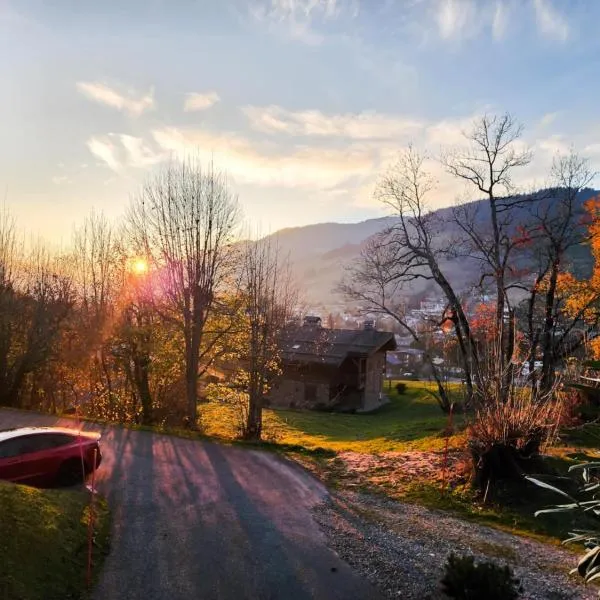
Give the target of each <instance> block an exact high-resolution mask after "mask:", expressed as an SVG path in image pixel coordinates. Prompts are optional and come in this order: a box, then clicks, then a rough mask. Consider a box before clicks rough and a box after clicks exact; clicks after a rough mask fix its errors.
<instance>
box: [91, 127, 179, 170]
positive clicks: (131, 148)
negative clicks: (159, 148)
mask: <svg viewBox="0 0 600 600" xmlns="http://www.w3.org/2000/svg"><path fill="white" fill-rule="evenodd" d="M87 147H88V149H89V151H90V152H91V153H92V154H93V155H94V156H95V157H96V158H98V159H100V160H101V161H102V162H103V163H104V164H105V165H106V166H107V167H108V168H109V169H111V170H112V171H115V172H116V173H120V172H122V171H123V170H124V169H125V168H127V167H133V168H135V169H145V168H148V167H151V166H153V165H156V164H158V163H160V162H161V161H163V160H165V159H166V158H167V155H166V154H164V153H162V154H161V153H159V152H156V151H154V150H153V149H151V148H150V147H149V146H148V145H147V144H146V143H145V142H144V140H143V139H142V138H139V137H134V136H131V135H127V134H124V133H109V134H108V135H105V136H102V137H92V138H91V139H89V140H88V142H87Z"/></svg>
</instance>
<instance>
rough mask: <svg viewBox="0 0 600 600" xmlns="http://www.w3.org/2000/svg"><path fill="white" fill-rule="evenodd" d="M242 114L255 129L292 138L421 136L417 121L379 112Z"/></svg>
mask: <svg viewBox="0 0 600 600" xmlns="http://www.w3.org/2000/svg"><path fill="white" fill-rule="evenodd" d="M242 112H243V113H244V114H245V115H246V117H247V118H248V119H249V121H250V125H251V127H252V128H253V129H255V130H257V131H260V132H262V133H282V134H287V135H290V136H315V137H339V138H348V139H354V140H369V139H398V138H405V137H406V136H411V135H414V134H415V133H417V132H418V131H419V130H420V129H421V128H422V126H423V125H422V123H421V122H420V121H418V120H417V119H411V118H403V117H398V116H390V115H382V114H378V113H376V112H362V113H346V114H339V115H327V114H325V113H322V112H321V111H319V110H304V111H296V112H294V111H289V110H286V109H284V108H282V107H281V106H275V105H271V106H265V107H260V106H246V107H244V108H243V109H242Z"/></svg>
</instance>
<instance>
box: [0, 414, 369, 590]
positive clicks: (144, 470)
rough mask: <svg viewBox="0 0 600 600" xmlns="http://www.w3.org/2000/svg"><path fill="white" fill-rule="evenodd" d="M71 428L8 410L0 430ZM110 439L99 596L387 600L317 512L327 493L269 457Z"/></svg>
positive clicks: (112, 433) (139, 436)
mask: <svg viewBox="0 0 600 600" xmlns="http://www.w3.org/2000/svg"><path fill="white" fill-rule="evenodd" d="M54 424H60V425H62V426H67V427H69V426H71V427H73V426H75V424H76V423H75V422H74V421H73V420H70V419H65V420H59V419H56V418H53V417H45V416H40V415H32V414H28V413H20V412H15V411H0V429H6V428H9V427H19V426H24V425H54ZM85 429H94V430H97V431H101V432H102V436H103V437H102V440H101V444H102V450H103V455H104V460H103V464H102V466H101V467H100V469H99V471H98V477H97V481H98V489H99V491H100V492H101V493H102V494H103V495H105V496H106V497H107V498H108V501H109V503H110V506H111V509H112V519H113V524H112V544H111V553H110V555H109V556H108V558H107V559H106V562H105V564H104V570H103V572H102V574H101V576H100V581H99V584H98V586H97V588H96V590H95V593H94V599H95V600H136V599H138V598H139V599H140V600H142V599H143V600H192V599H193V600H196V599H202V600H213V599H214V600H229V599H231V600H243V599H246V598H247V599H256V600H279V599H285V600H296V599H297V600H301V599H309V598H315V599H339V600H342V599H343V600H349V599H357V600H363V599H364V600H367V599H369V600H370V599H379V598H381V595H380V594H379V592H377V591H376V590H375V588H373V587H372V586H371V585H370V584H369V583H368V582H367V581H366V580H365V579H364V578H363V577H361V576H360V575H357V574H356V573H355V572H354V571H352V569H351V568H350V567H349V566H348V565H347V564H346V563H345V562H343V561H342V560H341V559H340V558H339V557H338V556H337V554H336V553H335V552H334V551H333V550H331V549H330V548H329V547H328V546H327V543H326V538H325V535H324V534H323V533H322V532H321V530H320V528H319V526H318V525H317V524H316V522H315V520H314V518H313V516H312V514H311V509H312V508H313V507H314V506H315V505H317V504H318V503H320V502H322V501H323V500H324V498H325V497H326V495H327V493H326V490H325V489H324V488H323V486H322V485H321V484H320V483H319V482H317V481H316V480H315V479H313V478H312V477H311V476H310V475H308V474H307V473H306V472H305V471H304V470H303V469H302V468H300V467H298V466H297V465H295V464H293V463H291V462H289V461H285V460H282V459H280V458H279V457H277V456H275V455H273V454H270V453H265V452H258V451H252V450H246V449H241V448H234V447H228V446H222V445H218V444H212V443H206V442H197V441H191V440H185V439H180V438H175V437H169V436H163V435H157V434H152V433H149V432H142V431H130V430H127V429H123V428H120V427H98V426H93V425H91V424H85Z"/></svg>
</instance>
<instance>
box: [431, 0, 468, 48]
mask: <svg viewBox="0 0 600 600" xmlns="http://www.w3.org/2000/svg"><path fill="white" fill-rule="evenodd" d="M436 15H437V17H436V18H437V25H438V31H439V34H440V37H442V38H443V39H446V40H449V39H454V38H458V37H460V38H465V37H469V36H470V35H472V34H473V33H474V30H473V28H474V15H475V5H474V3H473V2H472V1H471V0H440V1H439V3H438V7H437V11H436Z"/></svg>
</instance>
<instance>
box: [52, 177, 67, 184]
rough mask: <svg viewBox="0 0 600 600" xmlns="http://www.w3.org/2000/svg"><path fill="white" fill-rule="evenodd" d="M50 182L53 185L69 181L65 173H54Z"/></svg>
mask: <svg viewBox="0 0 600 600" xmlns="http://www.w3.org/2000/svg"><path fill="white" fill-rule="evenodd" d="M52 183H53V184H54V185H60V184H61V183H71V181H70V179H69V178H68V177H67V176H66V175H55V176H54V177H52Z"/></svg>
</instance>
